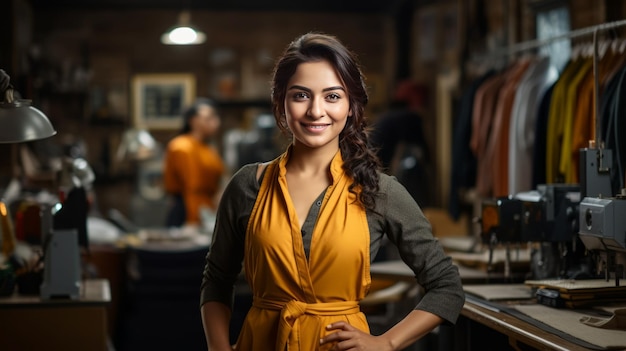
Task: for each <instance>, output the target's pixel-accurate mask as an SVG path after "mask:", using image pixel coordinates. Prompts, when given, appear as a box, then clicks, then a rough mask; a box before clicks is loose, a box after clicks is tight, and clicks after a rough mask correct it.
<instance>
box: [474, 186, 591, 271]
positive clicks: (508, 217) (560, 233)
mask: <svg viewBox="0 0 626 351" xmlns="http://www.w3.org/2000/svg"><path fill="white" fill-rule="evenodd" d="M579 202H580V188H579V186H578V185H576V184H541V185H539V186H537V189H536V190H532V191H528V192H521V193H518V194H516V195H514V196H509V197H501V198H496V199H486V200H484V201H483V203H482V218H481V223H482V230H481V238H482V242H483V243H485V244H488V245H489V250H490V257H492V255H493V250H494V248H495V247H496V246H497V245H499V244H504V245H505V247H506V250H507V255H506V256H507V257H509V253H508V250H509V246H510V244H512V243H515V244H521V243H531V242H532V243H537V244H536V245H534V246H533V250H532V251H531V256H532V257H531V261H530V270H531V274H532V276H533V278H534V279H545V278H553V277H557V276H561V277H563V276H566V277H567V276H569V275H571V274H575V273H570V272H569V270H571V269H572V268H574V270H576V271H578V270H580V269H579V268H578V267H579V266H580V264H581V261H582V260H583V259H582V257H583V255H584V248H583V247H582V243H579V241H580V240H579V238H578V228H579V220H578V205H579ZM490 262H491V260H490ZM505 266H506V265H505Z"/></svg>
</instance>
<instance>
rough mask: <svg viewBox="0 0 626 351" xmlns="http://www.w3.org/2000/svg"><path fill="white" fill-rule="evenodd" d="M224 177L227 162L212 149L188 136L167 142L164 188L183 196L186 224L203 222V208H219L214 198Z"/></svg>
mask: <svg viewBox="0 0 626 351" xmlns="http://www.w3.org/2000/svg"><path fill="white" fill-rule="evenodd" d="M223 174H224V163H223V161H222V159H221V157H220V156H219V154H218V153H217V150H215V148H213V147H212V146H210V145H207V144H205V143H202V142H200V141H199V140H198V139H196V138H194V137H192V136H191V135H187V134H183V135H180V136H177V137H176V138H174V139H172V140H171V141H170V142H169V143H168V145H167V152H166V155H165V166H164V169H163V182H164V187H165V190H166V191H167V192H168V193H170V194H179V195H181V196H182V197H183V201H184V202H185V211H186V216H187V218H186V222H187V223H199V222H200V207H202V206H206V207H208V208H210V209H215V208H216V207H217V203H216V200H215V197H216V195H217V192H218V190H219V187H220V181H221V177H222V175H223Z"/></svg>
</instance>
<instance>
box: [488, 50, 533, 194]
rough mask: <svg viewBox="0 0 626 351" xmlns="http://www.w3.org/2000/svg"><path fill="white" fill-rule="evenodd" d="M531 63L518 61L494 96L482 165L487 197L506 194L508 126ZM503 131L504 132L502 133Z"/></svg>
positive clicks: (524, 60) (528, 60)
mask: <svg viewBox="0 0 626 351" xmlns="http://www.w3.org/2000/svg"><path fill="white" fill-rule="evenodd" d="M531 63H532V60H531V59H529V58H525V59H520V60H519V61H518V62H517V64H516V66H515V69H514V70H513V71H512V72H511V74H510V75H509V76H508V77H507V81H506V83H505V84H504V86H503V87H502V90H501V91H500V94H499V95H498V102H497V105H496V114H495V116H494V120H493V128H492V131H491V133H490V134H489V141H488V145H487V153H486V155H487V160H488V161H487V162H485V163H484V164H483V166H484V167H485V168H483V172H484V173H483V177H484V179H483V181H484V182H483V184H485V185H487V188H486V189H487V194H489V195H490V196H495V197H500V196H507V195H508V194H509V193H508V181H509V178H508V172H509V168H508V161H507V159H508V152H509V149H508V146H509V123H510V118H511V111H512V108H513V101H514V99H515V92H516V90H517V87H518V85H519V82H520V81H521V79H522V77H523V76H524V73H525V72H526V71H527V70H528V68H529V67H530V65H531ZM505 131H506V132H505Z"/></svg>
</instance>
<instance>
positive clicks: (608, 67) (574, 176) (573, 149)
mask: <svg viewBox="0 0 626 351" xmlns="http://www.w3.org/2000/svg"><path fill="white" fill-rule="evenodd" d="M622 61H623V56H622V55H617V54H616V53H614V52H612V51H608V52H607V53H606V54H605V55H604V56H603V57H602V59H601V60H600V61H599V63H598V82H599V88H600V92H599V95H602V94H603V89H602V87H604V86H606V84H607V81H608V79H609V77H610V76H611V73H613V74H614V73H615V72H614V71H615V66H618V67H619V66H620V65H622V64H623V62H622ZM594 85H595V84H594V74H593V70H590V71H589V72H588V73H587V75H586V76H585V79H584V81H583V82H582V83H581V86H580V88H579V93H578V99H577V101H576V109H575V112H574V113H575V116H574V125H573V129H572V131H571V135H572V139H571V144H570V145H564V148H563V152H562V155H563V156H562V157H565V155H567V150H566V148H569V155H568V156H567V157H568V158H570V159H571V162H572V163H571V164H570V165H569V169H567V172H568V174H569V178H568V177H566V179H571V183H578V182H579V160H580V149H582V148H587V147H589V141H590V140H593V139H595V137H596V131H595V130H596V126H595V119H596V118H597V117H596V109H595V104H594V101H595V94H594V90H595V88H594Z"/></svg>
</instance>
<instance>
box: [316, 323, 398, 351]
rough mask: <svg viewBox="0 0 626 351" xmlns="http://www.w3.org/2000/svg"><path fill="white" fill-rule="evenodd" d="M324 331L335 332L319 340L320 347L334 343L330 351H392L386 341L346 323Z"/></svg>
mask: <svg viewBox="0 0 626 351" xmlns="http://www.w3.org/2000/svg"><path fill="white" fill-rule="evenodd" d="M326 330H329V331H331V330H336V332H334V333H330V334H328V335H326V336H325V337H324V338H322V339H320V345H324V344H329V343H334V345H333V347H332V348H331V350H332V351H339V350H354V351H367V350H372V351H393V348H392V347H391V344H390V343H389V341H388V340H384V338H382V337H379V336H373V335H370V334H367V333H364V332H363V331H361V330H359V329H357V328H355V327H353V326H351V325H350V324H348V323H346V322H336V323H332V324H329V325H328V326H327V327H326Z"/></svg>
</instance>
